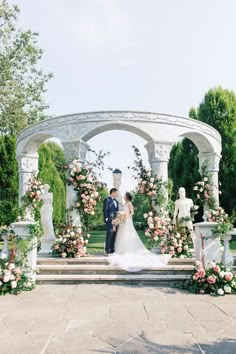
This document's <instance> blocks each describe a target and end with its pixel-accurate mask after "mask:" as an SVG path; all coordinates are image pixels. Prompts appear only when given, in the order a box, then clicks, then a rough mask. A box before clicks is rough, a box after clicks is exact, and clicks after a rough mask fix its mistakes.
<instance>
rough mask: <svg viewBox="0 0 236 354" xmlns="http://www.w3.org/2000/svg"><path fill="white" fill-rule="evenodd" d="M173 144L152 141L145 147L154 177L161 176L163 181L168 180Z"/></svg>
mask: <svg viewBox="0 0 236 354" xmlns="http://www.w3.org/2000/svg"><path fill="white" fill-rule="evenodd" d="M171 147H172V143H170V142H164V141H160V142H155V141H150V142H149V143H147V144H146V145H145V148H146V149H147V152H148V158H149V162H150V165H151V168H152V172H153V174H154V175H157V176H161V177H162V180H163V181H167V180H168V162H169V158H170V150H171Z"/></svg>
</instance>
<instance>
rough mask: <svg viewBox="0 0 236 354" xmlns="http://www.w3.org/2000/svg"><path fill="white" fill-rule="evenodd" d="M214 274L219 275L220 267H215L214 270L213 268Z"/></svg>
mask: <svg viewBox="0 0 236 354" xmlns="http://www.w3.org/2000/svg"><path fill="white" fill-rule="evenodd" d="M213 270H214V272H216V273H220V267H219V266H218V265H216V266H215V267H214V268H213Z"/></svg>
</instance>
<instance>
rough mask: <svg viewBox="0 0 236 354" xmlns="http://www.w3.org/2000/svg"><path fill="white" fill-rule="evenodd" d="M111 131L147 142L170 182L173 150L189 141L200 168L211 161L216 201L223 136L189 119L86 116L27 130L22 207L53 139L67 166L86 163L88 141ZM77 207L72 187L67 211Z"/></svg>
mask: <svg viewBox="0 0 236 354" xmlns="http://www.w3.org/2000/svg"><path fill="white" fill-rule="evenodd" d="M109 130H126V131H130V132H132V133H135V134H137V135H139V136H141V137H142V138H144V139H145V140H146V142H147V143H146V145H145V147H146V149H147V152H148V157H149V162H150V165H151V167H152V170H153V172H154V173H155V174H158V175H161V176H162V178H163V180H167V178H168V161H169V156H170V150H171V147H172V145H173V144H174V143H175V142H176V141H178V139H179V138H180V137H183V138H184V137H186V138H188V139H190V140H191V141H192V142H193V143H194V144H195V145H196V146H197V148H198V150H199V155H198V156H199V168H201V166H202V164H203V163H204V162H205V161H208V167H207V169H208V171H209V172H210V173H211V176H212V177H211V178H212V182H213V183H214V185H215V187H216V188H215V190H214V194H215V198H216V199H217V200H218V171H219V161H220V157H221V155H220V154H221V137H220V134H219V133H218V132H217V131H216V130H215V129H214V128H212V127H210V126H209V125H207V124H205V123H202V122H200V121H197V120H193V119H190V118H184V117H178V116H173V115H167V114H159V113H149V112H132V111H109V112H88V113H78V114H71V115H65V116H60V117H55V118H50V119H47V120H44V121H42V122H39V123H36V124H34V125H31V126H30V127H28V128H26V129H24V130H23V131H22V132H21V133H20V134H19V136H18V139H17V160H18V165H19V205H21V203H22V197H23V195H24V194H25V191H26V188H27V182H28V180H29V179H30V177H31V174H32V172H33V171H37V170H38V148H39V146H40V144H42V143H43V142H45V141H46V140H47V139H49V138H57V139H59V141H60V142H61V144H62V146H63V148H64V152H65V158H66V160H67V162H68V163H69V162H71V161H72V160H73V159H79V160H80V161H81V162H83V161H85V159H86V153H87V150H88V148H89V145H88V143H87V142H88V141H89V140H90V139H91V138H93V137H94V136H96V135H98V134H100V133H102V132H105V131H109ZM72 205H73V187H71V186H68V187H67V208H69V207H70V206H72Z"/></svg>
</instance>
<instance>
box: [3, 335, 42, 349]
mask: <svg viewBox="0 0 236 354" xmlns="http://www.w3.org/2000/svg"><path fill="white" fill-rule="evenodd" d="M48 340H49V335H48V334H38V333H36V334H28V333H27V334H24V333H23V334H9V335H6V336H3V337H1V344H0V345H1V354H39V353H42V351H43V349H44V347H45V345H46V344H47V342H48Z"/></svg>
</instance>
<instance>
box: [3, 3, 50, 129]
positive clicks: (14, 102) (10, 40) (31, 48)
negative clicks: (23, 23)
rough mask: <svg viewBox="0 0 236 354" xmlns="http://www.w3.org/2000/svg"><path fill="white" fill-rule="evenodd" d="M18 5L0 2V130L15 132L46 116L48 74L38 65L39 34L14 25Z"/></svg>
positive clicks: (39, 57)
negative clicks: (44, 95)
mask: <svg viewBox="0 0 236 354" xmlns="http://www.w3.org/2000/svg"><path fill="white" fill-rule="evenodd" d="M18 16H19V9H18V7H17V6H12V5H11V4H10V1H8V0H3V1H1V4H0V18H1V26H0V88H1V89H0V102H1V104H0V131H1V133H14V134H17V133H18V132H19V131H20V130H21V129H23V128H24V127H26V126H27V124H32V123H35V122H37V121H40V120H43V119H45V117H46V116H45V110H46V109H47V108H48V106H47V105H46V104H45V102H44V98H43V94H44V93H45V91H46V89H45V85H46V83H47V82H48V80H49V79H50V78H51V76H52V75H51V74H44V73H43V71H42V69H41V68H39V67H38V63H39V61H40V60H41V58H42V53H43V52H42V50H41V49H40V48H39V47H38V44H37V38H38V34H37V33H34V32H32V31H31V30H27V31H23V30H20V29H18V28H17V20H18Z"/></svg>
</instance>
